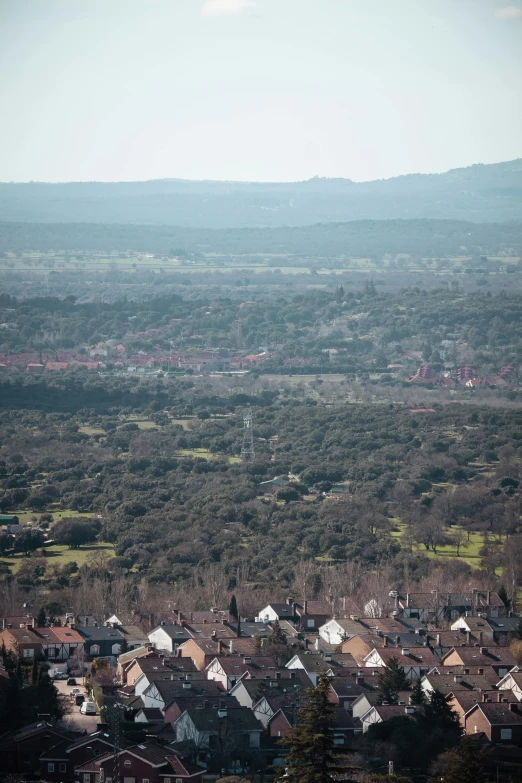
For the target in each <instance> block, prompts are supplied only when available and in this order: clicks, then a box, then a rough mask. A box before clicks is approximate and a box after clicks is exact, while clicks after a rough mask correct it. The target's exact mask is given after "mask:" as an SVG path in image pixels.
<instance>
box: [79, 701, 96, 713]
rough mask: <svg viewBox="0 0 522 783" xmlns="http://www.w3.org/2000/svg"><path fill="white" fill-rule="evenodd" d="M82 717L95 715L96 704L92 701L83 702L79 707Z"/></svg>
mask: <svg viewBox="0 0 522 783" xmlns="http://www.w3.org/2000/svg"><path fill="white" fill-rule="evenodd" d="M80 712H81V713H82V715H96V703H95V702H94V701H84V702H83V704H82V705H81V707H80Z"/></svg>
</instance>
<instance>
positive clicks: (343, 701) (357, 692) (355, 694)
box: [329, 669, 381, 711]
mask: <svg viewBox="0 0 522 783" xmlns="http://www.w3.org/2000/svg"><path fill="white" fill-rule="evenodd" d="M368 671H369V670H368V669H359V670H358V671H357V672H352V673H351V674H349V675H348V676H347V677H342V676H341V677H339V676H338V677H334V678H333V679H332V680H331V682H330V696H329V700H330V701H331V702H332V703H333V704H336V705H337V706H338V707H342V708H343V709H344V710H348V711H351V710H352V708H353V704H354V703H355V701H356V700H357V699H359V697H360V696H362V695H364V694H373V693H376V692H377V685H378V677H375V675H379V674H380V672H381V670H380V669H371V671H370V672H369V674H367V672H368Z"/></svg>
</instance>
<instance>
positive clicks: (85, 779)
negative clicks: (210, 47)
mask: <svg viewBox="0 0 522 783" xmlns="http://www.w3.org/2000/svg"><path fill="white" fill-rule="evenodd" d="M83 783H91V776H90V774H89V773H88V772H84V773H83Z"/></svg>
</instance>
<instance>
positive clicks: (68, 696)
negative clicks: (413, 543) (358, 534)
mask: <svg viewBox="0 0 522 783" xmlns="http://www.w3.org/2000/svg"><path fill="white" fill-rule="evenodd" d="M232 606H233V604H232ZM395 607H398V608H395ZM454 607H459V608H460V609H461V610H462V613H461V614H459V615H458V616H456V615H455V612H456V611H457V610H456V609H455V608H454ZM169 618H170V619H171V620H172V622H169V623H167V622H161V623H160V624H159V625H155V626H153V627H151V628H150V624H149V629H147V627H146V625H141V623H142V620H141V617H140V616H139V615H136V616H133V615H131V616H121V620H125V624H124V623H123V622H120V618H119V617H118V615H111V616H109V617H99V618H90V619H91V621H92V624H88V625H85V624H84V623H83V622H81V620H83V619H85V618H83V617H81V616H78V617H75V616H74V615H73V614H72V613H68V614H67V615H66V616H64V617H63V618H55V620H59V621H60V623H61V621H63V624H58V621H55V622H54V623H52V624H49V625H46V626H40V627H39V626H37V625H36V620H35V618H34V617H32V616H30V615H23V614H20V615H19V616H17V617H14V616H12V617H5V618H1V627H2V629H3V630H1V631H0V645H1V649H2V651H3V656H4V666H2V667H1V668H0V694H2V693H4V694H6V693H7V692H8V690H9V688H10V684H11V682H12V681H13V679H14V678H16V676H17V675H16V673H15V672H14V671H13V670H12V668H11V669H10V668H9V665H10V663H9V662H10V661H13V660H14V661H16V660H19V661H20V663H21V665H22V667H23V666H27V665H29V666H33V668H34V666H35V665H36V663H37V662H39V665H40V666H43V667H44V668H47V670H48V672H49V673H50V675H51V676H52V678H53V679H54V683H55V684H54V686H52V687H54V688H57V689H58V691H59V698H60V699H61V700H62V704H63V706H64V710H63V712H64V713H65V717H66V719H61V720H58V721H57V720H55V719H53V717H52V716H51V715H49V714H39V715H38V719H37V720H36V721H34V722H32V723H30V724H28V725H26V726H23V727H21V728H17V729H16V730H13V731H7V732H5V733H4V734H3V735H2V736H0V765H1V769H2V772H3V773H9V774H13V775H20V774H21V775H29V774H31V775H37V776H39V777H38V780H41V781H53V783H67V782H68V781H71V783H72V781H79V782H80V783H102V782H103V781H107V780H108V779H110V776H111V774H114V770H115V769H116V768H118V769H119V770H120V772H119V774H120V775H121V776H122V779H125V780H127V779H129V780H131V779H132V780H135V781H140V783H142V781H144V780H147V781H149V783H160V781H162V782H163V783H165V781H169V780H171V783H174V781H176V783H179V781H185V780H187V781H189V780H190V781H198V783H199V782H200V781H204V780H216V779H217V777H219V776H220V775H221V774H225V773H226V774H240V775H246V776H247V777H248V776H250V777H252V776H255V775H258V774H269V775H270V774H273V771H274V770H277V768H278V767H279V768H282V767H284V764H285V750H284V747H285V737H289V736H290V733H291V731H292V730H293V727H295V726H296V725H298V723H299V716H300V714H301V711H302V709H303V708H304V707H305V706H306V704H307V702H308V700H309V699H310V698H311V694H312V692H313V689H314V688H317V687H319V684H320V683H321V682H324V681H326V682H327V683H328V701H329V703H330V704H331V707H332V715H333V720H334V723H333V724H332V729H331V730H332V732H333V734H332V741H333V742H334V743H335V746H336V747H339V748H345V749H346V752H353V751H354V750H356V749H357V748H358V747H359V744H360V743H361V742H363V741H366V740H363V738H366V737H370V736H371V735H372V731H374V728H373V727H375V726H376V725H379V724H386V723H387V722H388V721H392V720H394V719H397V718H399V717H400V718H404V717H407V718H410V719H411V720H416V716H417V717H419V716H420V715H421V713H422V709H423V707H422V704H423V703H427V704H429V702H430V700H432V699H433V698H434V694H435V695H437V694H438V695H442V698H443V699H444V700H445V702H446V703H447V704H448V705H449V707H450V708H451V711H452V712H451V714H452V715H453V721H454V724H455V727H459V728H458V730H459V731H460V732H461V733H462V734H463V735H466V736H469V737H472V738H476V739H477V740H478V739H480V744H481V746H487V747H488V748H489V750H490V752H491V757H492V758H494V759H495V764H497V765H498V767H499V769H508V768H509V769H518V770H519V774H520V773H522V711H521V709H519V706H520V704H521V703H522V701H521V700H522V672H521V671H520V670H519V665H518V664H517V660H516V659H515V656H514V654H513V652H512V647H510V643H511V641H512V640H513V639H514V638H518V637H517V633H519V632H520V629H521V627H522V626H521V619H520V618H519V617H516V616H514V615H510V614H509V611H508V610H507V609H506V607H505V606H504V604H503V603H502V600H501V599H500V598H499V596H498V595H497V594H496V593H493V592H492V591H486V592H481V591H479V590H476V591H472V592H471V593H470V594H469V595H467V594H466V595H463V594H444V595H442V594H441V595H438V596H436V597H434V595H433V594H431V593H429V594H428V593H426V594H421V593H418V594H409V595H407V596H394V595H391V596H390V612H389V616H387V617H386V616H383V617H380V618H374V617H356V616H354V615H352V616H347V617H343V616H338V615H334V612H333V607H332V605H331V604H329V603H328V602H321V601H312V600H305V601H301V602H299V601H296V600H294V599H292V598H288V599H287V600H285V601H282V602H281V601H276V602H271V603H269V604H267V605H265V606H260V607H259V608H258V609H257V612H256V613H254V616H253V617H252V618H250V619H249V618H248V617H242V618H240V619H239V620H238V618H236V617H234V616H233V615H231V614H230V609H227V608H223V607H222V608H219V609H218V608H212V609H211V610H209V611H200V610H191V609H190V607H186V608H185V607H183V609H182V610H176V611H175V612H171V613H170V615H169ZM142 628H143V630H142ZM283 628H285V629H287V630H288V629H290V628H293V630H294V634H290V633H288V634H287V633H285V631H284V630H283ZM504 628H505V629H506V630H505V632H504ZM19 669H20V666H19ZM393 671H399V672H400V677H401V678H402V679H401V683H402V685H401V688H400V689H398V690H397V691H396V692H395V693H393V694H392V695H391V696H390V695H389V694H387V691H386V687H385V685H384V684H383V683H384V682H385V680H386V673H387V672H393ZM65 678H68V679H67V682H65ZM324 678H326V680H325V679H324ZM75 686H76V687H75ZM78 686H79V687H78ZM23 688H24V685H23V683H22V689H23ZM311 689H312V690H311ZM419 689H420V690H419ZM419 693H420V694H421V697H420V699H419ZM390 699H391V701H390ZM84 705H92V710H91V707H84ZM88 710H90V712H88ZM82 721H83V722H82ZM361 747H362V746H361ZM271 771H272V772H271ZM31 779H33V778H31Z"/></svg>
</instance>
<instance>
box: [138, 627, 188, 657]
mask: <svg viewBox="0 0 522 783" xmlns="http://www.w3.org/2000/svg"><path fill="white" fill-rule="evenodd" d="M147 636H148V640H149V642H150V643H151V644H152V645H153V647H155V649H156V650H164V651H166V652H176V650H177V649H178V647H179V646H180V644H183V642H186V641H187V640H188V639H190V638H191V636H190V634H189V633H188V631H187V630H186V629H185V628H183V626H181V625H170V624H169V625H167V624H163V623H162V624H161V625H157V626H156V628H153V629H152V631H150V632H149V633H148V634H147Z"/></svg>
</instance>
